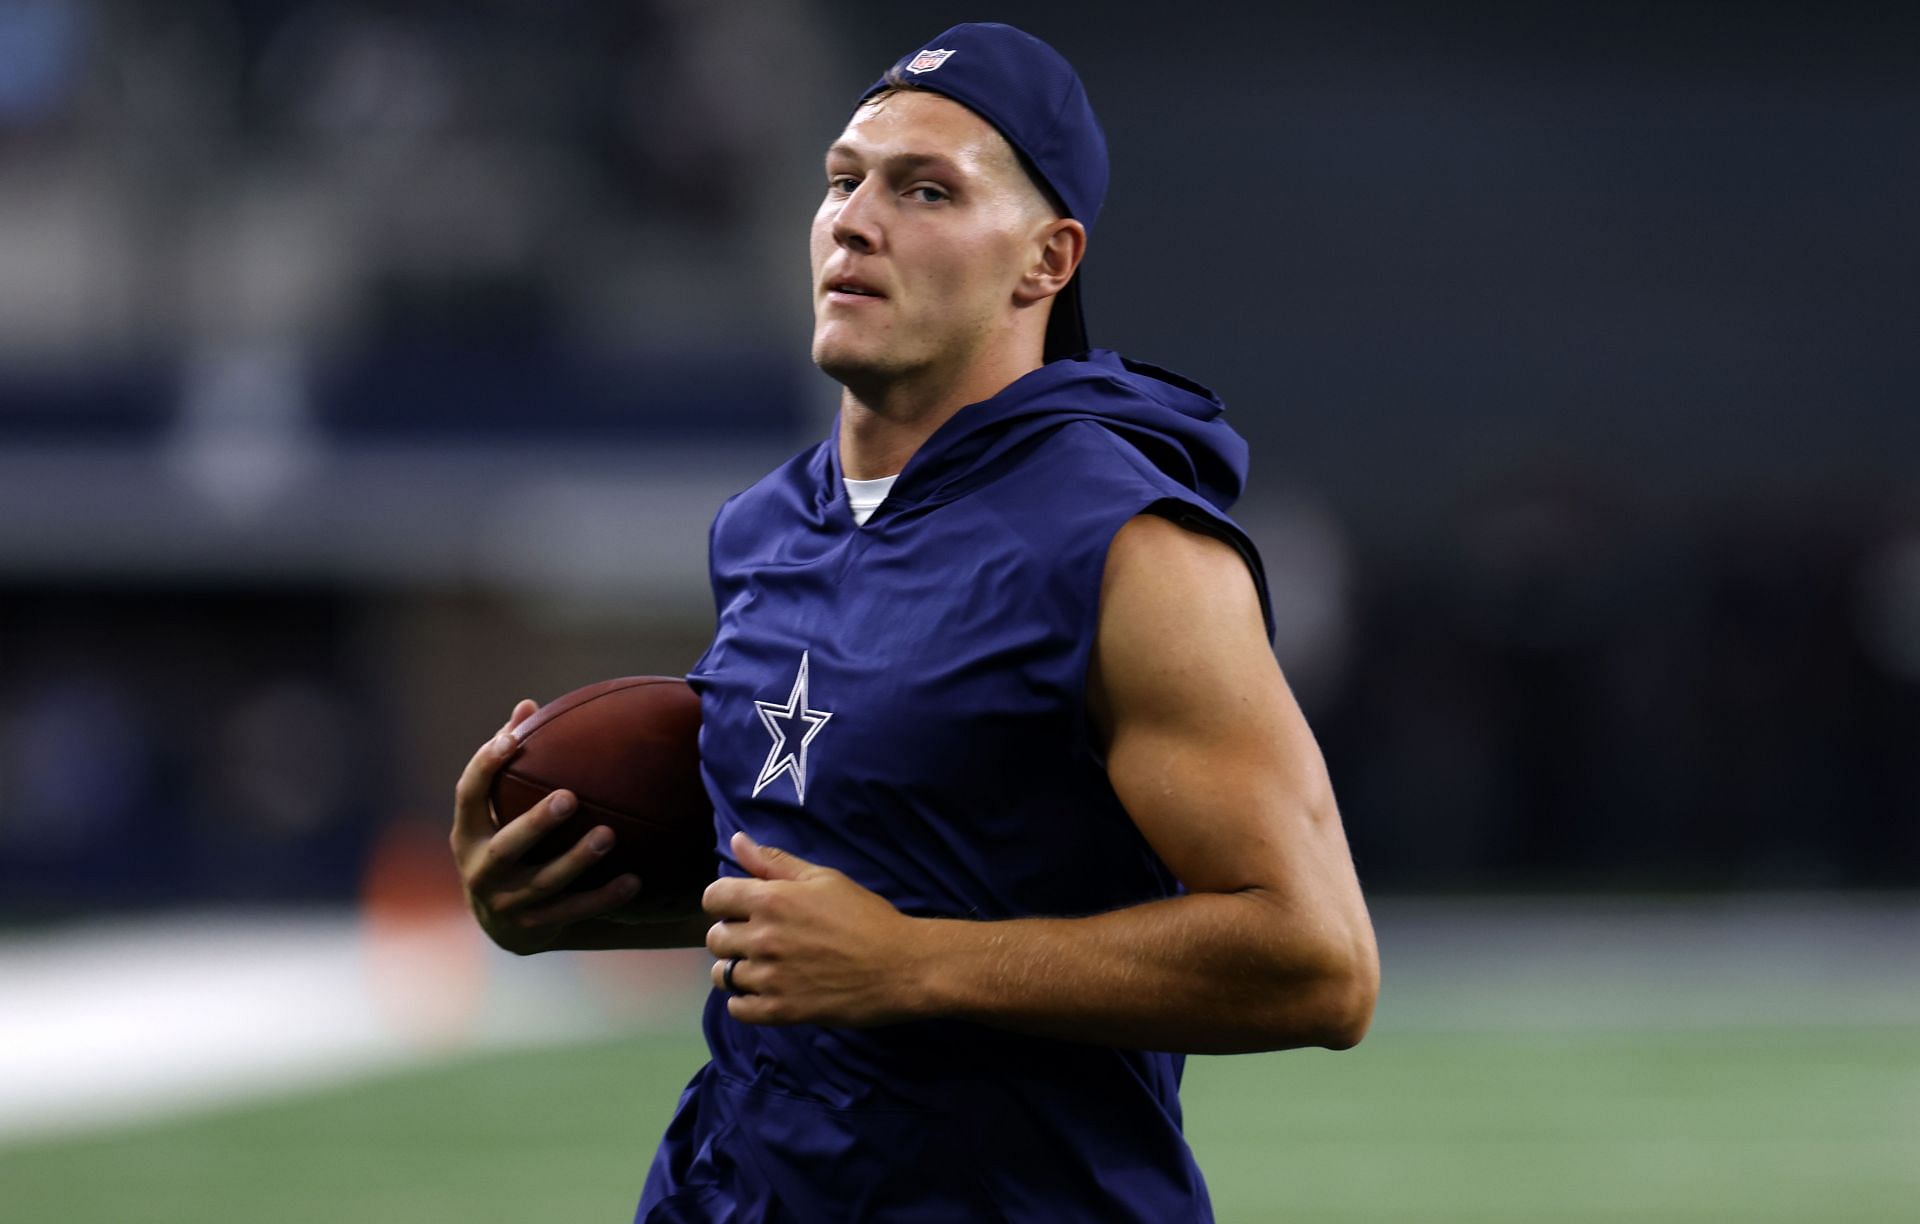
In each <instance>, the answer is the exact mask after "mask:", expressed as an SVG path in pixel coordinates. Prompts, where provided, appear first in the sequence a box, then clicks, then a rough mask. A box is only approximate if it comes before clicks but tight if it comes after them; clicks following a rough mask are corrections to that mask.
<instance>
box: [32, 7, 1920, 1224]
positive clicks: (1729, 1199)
mask: <svg viewBox="0 0 1920 1224" xmlns="http://www.w3.org/2000/svg"><path fill="white" fill-rule="evenodd" d="M983 16H984V17H995V16H1005V17H1008V18H1010V19H1011V20H1014V21H1016V22H1017V23H1019V24H1021V25H1023V26H1025V27H1027V28H1029V29H1031V30H1033V31H1034V32H1035V33H1038V34H1040V35H1042V36H1043V37H1046V38H1048V39H1049V40H1051V41H1053V42H1055V43H1056V44H1057V45H1059V46H1060V47H1061V48H1062V49H1063V50H1065V52H1066V53H1067V54H1068V55H1069V56H1070V57H1071V58H1072V59H1073V60H1074V61H1075V63H1076V64H1077V65H1078V66H1079V68H1080V70H1081V73H1082V75H1083V77H1084V78H1085V80H1086V81H1087V84H1088V88H1089V91H1090V93H1091V94H1092V96H1093V98H1094V101H1095V104H1096V106H1097V108H1098V109H1099V112H1100V114H1101V116H1102V118H1103V121H1104V122H1105V125H1106V127H1107V130H1108V133H1109V139H1110V142H1111V144H1112V148H1113V156H1114V182H1113V189H1112V193H1111V195H1110V199H1109V204H1108V208H1107V211H1106V214H1105V215H1104V217H1103V219H1102V222H1101V225H1100V228H1099V230H1098V232H1097V233H1096V234H1095V235H1094V243H1093V247H1092V256H1091V259H1090V261H1089V264H1088V293H1089V299H1088V304H1089V316H1090V320H1091V325H1092V329H1093V333H1094V336H1095V340H1096V342H1097V343H1099V344H1101V345H1103V346H1109V347H1114V348H1117V349H1120V350H1122V351H1124V352H1127V353H1129V354H1131V355H1134V356H1138V357H1141V358H1143V359H1146V360H1151V361H1154V362H1156V363H1160V364H1164V365H1167V366H1170V367H1172V368H1174V369H1177V370H1181V371H1183V372H1186V373H1189V374H1191V375H1193V376H1194V377H1197V378H1199V379H1201V380H1202V381H1205V382H1207V383H1209V384H1211V385H1213V386H1214V387H1216V388H1217V389H1218V390H1220V391H1221V393H1222V394H1223V395H1224V397H1225V398H1226V400H1227V402H1228V404H1229V405H1230V408H1231V410H1232V413H1231V415H1232V419H1233V420H1234V422H1235V424H1236V425H1237V426H1238V428H1239V429H1240V430H1241V431H1242V432H1243V433H1245V434H1246V435H1247V436H1248V438H1249V439H1250V440H1251V442H1252V444H1253V448H1254V456H1255V472H1254V486H1253V492H1252V495H1251V496H1250V497H1249V499H1248V501H1247V502H1246V503H1245V504H1244V506H1243V514H1242V516H1241V517H1242V520H1243V521H1244V522H1245V523H1246V524H1247V525H1248V527H1249V529H1250V530H1251V531H1252V533H1253V535H1254V536H1255V538H1256V539H1257V540H1258V541H1259V542H1260V544H1261V546H1262V548H1263V550H1264V552H1265V554H1266V557H1267V560H1268V564H1269V567H1270V569H1271V571H1272V575H1273V580H1274V581H1273V586H1274V590H1275V593H1276V599H1277V604H1278V606H1277V608H1276V611H1277V613H1278V617H1279V622H1280V635H1279V643H1278V651H1279V654H1280V657H1281V661H1282V663H1283V665H1284V666H1285V668H1286V670H1287V672H1288V674H1289V676H1290V677H1291V679H1292V681H1293V683H1294V685H1295V687H1296V690H1297V692H1298V693H1299V696H1300V698H1301V700H1302V703H1303V705H1304V706H1305V707H1306V709H1307V712H1308V714H1309V717H1310V718H1311V720H1312V722H1313V724H1314V726H1315V728H1316V730H1317V732H1318V733H1319V735H1320V737H1321V740H1322V743H1323V746H1324V748H1325V750H1326V753H1327V757H1328V761H1329V764H1330V767H1331V769H1332V772H1333V776H1334V781H1335V784H1336V788H1337V790H1338V792H1339V794H1340V797H1341V800H1342V806H1343V812H1344V815H1345V818H1346V821H1347V825H1348V830H1349V833H1350V836H1351V838H1352V842H1353V846H1354V850H1355V853H1356V856H1357V858H1358V861H1359V865H1360V870H1361V874H1362V877H1363V879H1364V881H1365V882H1366V884H1367V886H1368V888H1369V892H1370V895H1371V896H1372V897H1373V898H1374V900H1375V905H1376V917H1377V919H1378V922H1379V928H1380V936H1381V946H1382V953H1383V958H1384V961H1385V973H1386V985H1385V993H1384V995H1383V998H1382V1002H1381V1007H1380V1011H1379V1016H1378V1020H1377V1023H1376V1027H1375V1031H1374V1033H1373V1035H1372V1036H1371V1037H1370V1038H1369V1040H1368V1041H1367V1043H1366V1044H1364V1045H1363V1046H1361V1047H1360V1048H1359V1049H1358V1050H1355V1051H1352V1052H1350V1053H1346V1054H1341V1055H1329V1054H1326V1053H1324V1052H1300V1053H1291V1054H1281V1055H1272V1056H1264V1057H1258V1058H1236V1059H1196V1060H1194V1061H1193V1063H1192V1064H1191V1067H1190V1072H1189V1092H1188V1110H1189V1127H1190V1131H1191V1133H1192V1135H1193V1139H1194V1143H1195V1146H1196V1148H1197V1150H1198V1151H1199V1154H1200V1157H1201V1161H1202V1164H1203V1166H1204V1167H1205V1168H1207V1170H1208V1172H1209V1175H1210V1177H1211V1179H1212V1181H1213V1183H1214V1186H1215V1192H1216V1195H1217V1197H1218V1200H1219V1205H1220V1208H1221V1214H1222V1218H1223V1219H1227V1220H1250V1221H1251V1220H1269V1219H1276V1220H1277V1219H1296V1220H1339V1221H1356V1222H1357V1221H1385V1220H1395V1221H1416V1220H1418V1221H1439V1220H1448V1221H1455V1220H1457V1221H1483V1220H1511V1221H1521V1220H1530V1221H1539V1220H1627V1219H1632V1220H1653V1221H1734V1220H1739V1221H1754V1220H1777V1221H1789V1220H1791V1221H1802V1220H1812V1219H1821V1220H1836V1221H1842V1220H1844V1221H1893V1220H1909V1219H1914V1218H1920V1208H1916V1207H1915V1204H1916V1203H1920V951H1917V949H1920V891H1917V889H1920V341H1917V339H1916V337H1920V300H1917V299H1916V294H1915V286H1916V285H1917V284H1920V240H1916V238H1915V230H1914V218H1915V216H1916V215H1920V155H1916V149H1920V76H1917V75H1916V73H1915V71H1914V66H1913V58H1912V48H1913V46H1914V45H1915V35H1916V34H1917V33H1920V22H1916V21H1915V20H1914V18H1913V16H1912V12H1911V10H1903V9H1902V8H1900V7H1897V6H1891V5H1887V6H1866V5H1854V4H1838V5H1828V6H1823V7H1822V8H1821V9H1820V10H1819V15H1818V16H1814V15H1812V13H1811V10H1808V9H1806V8H1805V7H1804V6H1791V5H1771V4H1761V5H1743V6H1739V7H1738V8H1737V9H1736V8H1723V7H1718V6H1688V5H1660V6H1646V5H1632V6H1627V5H1601V4H1592V3H1572V4H1564V5H1555V6H1534V5H1517V4H1500V3H1490V2H1486V0H1469V2H1467V3H1462V4H1453V5H1445V6H1438V5H1426V4H1414V3H1402V4H1389V3H1375V4H1361V5H1352V4H1339V5H1333V4H1299V3H1275V4H1270V5H1263V6H1258V7H1252V6H1239V5H1233V6H1224V5H1223V6H1219V7H1218V9H1217V10H1210V9H1209V8H1208V7H1207V6H1187V7H1185V8H1182V9H1181V10H1180V11H1179V14H1178V16H1179V20H1178V21H1172V20H1170V15H1169V12H1168V10H1167V9H1166V8H1165V6H1160V5H1148V4H1145V3H1139V2H1136V0H1109V3H1106V4H1102V5H1098V6H1084V7H1080V6H1068V5H1064V4H1031V5H1023V6H1019V11H1018V12H1015V13H1011V14H1000V13H993V12H988V11H983V10H967V9H963V8H959V7H955V6H947V5H934V6H905V5H887V4H880V3H869V2H860V3H855V2H829V0H738V2H733V3H714V4H702V3H696V2H694V0H671V2H670V0H651V2H645V0H633V2H622V3H612V2H608V3H587V2H584V0H583V2H580V3H561V4H541V3H535V2H534V0H469V2H468V3H462V4H454V3H447V2H444V0H442V2H432V0H413V2H408V3H372V2H370V0H368V2H352V0H169V3H166V4H147V3H139V2H137V0H90V2H89V0H0V795H4V796H5V802H4V806H0V1218H4V1219H6V1220H8V1221H12V1220H16V1219H17V1220H21V1221H29V1220H32V1221H38V1220H43V1219H56V1218H57V1219H62V1220H70V1221H82V1222H90V1221H94V1220H108V1219H112V1220H126V1219H139V1220H156V1221H172V1220H180V1221H187V1220H195V1221H199V1220H207V1219H232V1220H251V1219H274V1220H277V1221H286V1222H293V1221H316V1222H317V1221H343V1222H344V1221H355V1222H371V1221H386V1220H391V1221H428V1222H431V1221H437V1220H442V1219H445V1220H453V1219H459V1220H463V1221H484V1220H494V1219H500V1220H506V1219H521V1218H529V1217H532V1218H544V1219H562V1218H564V1219H621V1218H625V1217H626V1214H627V1213H629V1212H630V1210H631V1204H632V1200H633V1198H634V1196H635V1195H636V1194H637V1191H638V1187H639V1184H640V1180H641V1178H642V1176H643V1173H644V1168H645V1164H646V1161H647V1159H648V1158H649V1157H650V1155H651V1152H652V1148H653V1144H654V1142H655V1140H656V1138H657V1136H658V1133H659V1130H660V1128H661V1126H662V1125H664V1122H665V1119H666V1117H667V1114H668V1112H669V1111H670V1109H671V1106H672V1103H673V1098H674V1096H675V1094H676V1093H677V1089H678V1087H679V1085H680V1083H681V1082H682V1081H683V1080H684V1078H685V1076H686V1075H688V1074H690V1073H691V1071H692V1069H693V1068H694V1067H695V1066H696V1065H697V1064H698V1061H699V1057H700V1054H699V1047H698V1043H697V1039H696V1036H695V1030H694V1027H693V1017H694V1014H695V1010H696V1008H697V1006H698V999H699V992H700V989H701V987H702V983H703V976H702V975H703V972H704V960H703V959H702V958H701V957H700V956H699V954H697V953H693V954H688V955H686V956H680V955H676V954H605V955H600V956H591V957H584V956H583V957H566V956H556V957H546V958H535V959H533V960H528V961H515V960H513V959H512V958H508V957H505V956H503V955H500V954H497V953H495V952H493V951H492V950H491V949H490V948H489V947H487V946H486V945H484V944H483V943H482V941H481V940H480V939H479V937H478V936H477V935H476V934H475V933H474V932H473V931H472V930H471V929H470V928H469V926H468V925H467V923H466V921H465V919H464V918H463V916H462V914H461V912H460V909H459V899H458V896H457V892H456V891H455V886H454V882H453V879H452V876H451V869H450V867H449V866H448V864H447V863H446V857H445V848H444V825H445V821H446V812H447V808H448V799H447V796H448V792H449V791H450V788H451V785H452V781H453V778H454V777H455V776H456V775H457V773H458V771H459V769H460V767H461V765H462V764H463V763H464V761H465V759H466V758H467V756H468V754H469V753H470V752H471V750H472V748H473V747H474V746H475V745H476V744H477V743H479V742H480V741H481V740H482V739H483V738H484V737H485V736H486V735H487V734H489V733H490V732H491V731H492V730H493V729H494V727H495V726H496V725H497V724H498V723H499V722H500V721H501V720H502V719H503V718H504V716H505V713H506V711H507V709H508V708H509V707H510V706H511V704H512V702H513V701H514V700H515V699H517V698H519V697H522V696H536V697H540V698H543V699H544V698H548V697H552V696H555V695H557V694H558V693H560V692H562V691H565V690H567V689H569V688H572V687H575V686H577V685H579V684H582V683H585V682H588V681H591V680H595V679H600V678H603V677H607V676H612V675H621V674H630V673H641V672H668V673H673V672H679V671H683V670H684V669H685V668H686V667H687V666H688V665H689V664H690V663H691V662H692V661H693V659H694V658H695V657H696V656H697V655H698V653H699V651H700V649H701V648H702V646H703V644H704V635H705V634H706V632H707V630H708V628H709V626H710V613H709V609H708V605H707V601H706V593H705V589H704V571H703V553H704V547H705V526H706V522H707V519H708V517H709V516H710V515H711V513H712V511H713V510H714V508H715V507H716V506H717V505H718V504H719V502H720V501H721V499H722V498H724V497H725V496H726V495H727V494H728V493H730V492H732V491H734V490H735V489H737V488H739V487H741V486H742V485H743V484H744V483H745V482H747V481H749V480H751V479H752V478H753V477H754V476H755V475H757V474H758V473H759V471H761V470H763V469H764V468H765V467H766V466H768V465H770V464H771V463H772V462H773V461H775V460H777V459H779V458H782V457H784V456H785V455H786V454H788V453H790V452H791V451H792V450H794V449H797V448H798V447H800V446H802V445H805V444H806V443H807V442H809V441H810V440H811V439H813V438H815V437H817V436H818V434H819V433H820V431H821V430H822V429H824V428H825V426H826V423H827V422H828V421H829V420H830V417H831V412H832V406H833V402H834V396H833V390H834V389H833V387H832V386H831V384H829V383H827V382H826V380H825V379H823V378H822V377H821V376H820V375H819V374H818V373H817V372H815V371H814V370H812V368H811V366H810V365H809V364H808V363H807V361H806V344H805V335H806V329H807V325H808V319H809V314H808V304H807V291H806V275H805V268H806V262H805V261H806V255H805V244H804V232H805V227H806V224H807V220H808V218H809V216H810V215H811V212H812V209H813V206H814V202H815V199H816V196H817V192H818V183H817V179H818V171H817V157H818V153H819V151H820V150H821V149H822V148H823V147H824V145H825V144H826V143H827V141H829V140H830V139H831V137H832V136H833V135H834V134H835V133H836V132H837V130H838V127H839V124H840V123H841V121H842V120H843V119H844V117H845V113H846V109H847V107H848V104H849V102H850V100H851V98H852V97H853V96H854V95H855V94H856V93H857V92H858V89H859V87H860V86H862V85H864V84H865V82H866V81H868V80H869V79H870V78H872V77H873V76H875V75H877V72H878V70H879V69H880V68H881V67H882V66H884V65H885V64H886V63H887V62H889V61H890V59H891V58H892V57H893V56H895V55H897V54H899V53H901V52H903V51H905V50H908V49H910V48H911V47H912V46H913V45H914V44H915V41H916V40H917V39H920V38H924V37H927V36H929V35H931V34H933V33H934V32H936V31H938V30H939V29H941V28H943V27H944V26H946V25H948V24H950V23H951V22H953V21H957V20H966V19H972V18H976V17H983Z"/></svg>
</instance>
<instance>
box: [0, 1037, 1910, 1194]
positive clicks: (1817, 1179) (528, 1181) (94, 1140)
mask: <svg viewBox="0 0 1920 1224" xmlns="http://www.w3.org/2000/svg"><path fill="white" fill-rule="evenodd" d="M700 1058H701V1050H700V1047H699V1045H698V1043H697V1041H696V1040H694V1039H693V1038H692V1037H691V1035H688V1036H674V1037H659V1036H636V1037H631V1038H627V1039H624V1040H620V1041H613V1042H605V1043H600V1044H595V1045H589V1046H573V1047H565V1048H559V1049H550V1050H543V1051H539V1052H533V1053H523V1054H516V1055H510V1056H494V1057H489V1058H487V1059H484V1060H475V1061H465V1062H459V1063H455V1064H443V1065H438V1066H435V1067H433V1068H431V1069H424V1070H415V1071H411V1072H408V1073H406V1074H402V1075H397V1076H393V1077H391V1078H386V1079H381V1080H376V1081H372V1082H363V1083H357V1084H354V1085H352V1086H348V1087H341V1088H339V1089H337V1090H334V1091H329V1092H325V1093H318V1094H310V1095H305V1096H301V1097H298V1098H291V1099H282V1100H278V1101H276V1102H274V1103H273V1104H271V1105H261V1106H254V1107H250V1108H245V1109H233V1110H227V1111H222V1112H217V1113H208V1114H201V1115H198V1116H196V1117H193V1118H190V1119H175V1120H171V1121H168V1122H165V1123H159V1124H152V1125H147V1126H142V1127H138V1128H130V1129H122V1130H117V1131H113V1132H108V1133H102V1134H98V1135H94V1136H90V1137H87V1138H84V1139H67V1140H60V1141H52V1142H34V1143H28V1144H23V1145H17V1146H13V1147H10V1148H5V1149H0V1219H4V1220H6V1221H8V1222H9V1224H14V1222H18V1224H27V1222H34V1224H38V1222H39V1221H63V1222H68V1224H106V1222H107V1221H114V1222H116V1224H118V1222H121V1221H148V1222H151V1224H176V1222H177V1224H207V1222H209V1221H220V1222H222V1224H226V1222H242V1221H243V1222H252V1221H262V1222H272V1224H321V1222H323V1221H324V1222H327V1224H438V1222H440V1221H446V1222H448V1224H455V1222H458V1224H482V1222H486V1221H526V1220H540V1221H592V1220H605V1221H618V1220H624V1219H628V1218H630V1214H631V1211H632V1205H633V1200H634V1198H635V1197H636V1195H637V1193H638V1191H639V1186H640V1181H641V1178H642V1175H643V1173H644V1171H645V1168H646V1164H647V1160H648V1158H649V1157H650V1155H651V1153H652V1150H653V1145H654V1142H655V1140H656V1138H657V1136H658V1134H659V1131H660V1129H661V1127H662V1126H663V1125H664V1124H665V1122H666V1118H667V1115H668V1113H669V1112H670V1110H671V1108H672V1105H673V1102H674V1099H675V1097H676V1096H677V1094H678V1091H679V1088H680V1086H681V1084H682V1083H683V1082H684V1080H685V1078H686V1076H687V1075H688V1074H690V1073H691V1071H692V1070H693V1068H694V1067H695V1066H697V1065H698V1062H699V1060H700ZM1187 1083H1188V1089H1187V1093H1186V1100H1187V1110H1188V1131H1189V1134H1190V1135H1191V1137H1192V1140H1193V1144H1194V1147H1195V1149H1196V1151H1197V1152H1198V1154H1199V1157H1200V1162H1201V1165H1202V1167H1203V1168H1204V1169H1205V1170H1206V1171H1207V1174H1208V1177H1209V1180H1210V1181H1211V1183H1212V1186H1213V1190H1214V1195H1215V1201H1216V1204H1217V1207H1218V1209H1219V1214H1220V1218H1221V1219H1222V1220H1223V1221H1261V1220H1288V1221H1334V1222H1359V1221H1407V1222H1409V1224H1411V1222H1413V1221H1419V1222H1421V1224H1444V1222H1452V1221H1458V1222H1461V1224H1466V1222H1468V1221H1473V1222H1486V1221H1603V1220H1604V1221H1629V1220H1631V1221H1653V1222H1660V1224H1668V1222H1671V1224H1695V1222H1699V1224H1704V1222H1706V1221H1716V1222H1720V1221H1724V1222H1727V1224H1734V1222H1736V1221H1738V1222H1742V1224H1751V1222H1755V1221H1780V1222H1782V1224H1785V1222H1787V1221H1793V1222H1795V1224H1802V1222H1808V1221H1822V1222H1843V1221H1875V1222H1881V1221H1885V1222H1893V1221H1912V1220H1916V1219H1920V1028H1913V1027H1906V1026H1895V1027H1888V1026H1882V1027H1837V1028H1822V1029H1811V1028H1777V1027H1760V1028H1749V1029H1732V1030H1720V1031H1692V1032H1682V1033H1659V1032H1633V1033H1621V1032H1609V1033H1585V1034H1572V1033H1567V1032H1553V1033H1530V1034H1525V1035H1499V1036H1494V1035H1489V1034H1486V1033H1451V1034H1449V1033H1406V1032H1400V1033H1396V1032H1392V1031H1376V1033H1375V1034H1374V1035H1373V1036H1372V1037H1370V1038H1369V1039H1368V1040H1367V1042H1366V1043H1365V1044H1363V1045H1362V1046H1360V1047H1359V1048H1358V1049H1356V1050H1353V1051H1349V1052H1346V1053H1342V1054H1331V1053H1327V1052H1325V1051H1298V1052H1293V1053H1286V1054H1276V1055H1262V1056H1255V1057H1239V1058H1201V1059H1194V1060H1192V1061H1191V1063H1190V1064H1189V1072H1188V1081H1187ZM3 1090H4V1089H3V1088H0V1091H3Z"/></svg>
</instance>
